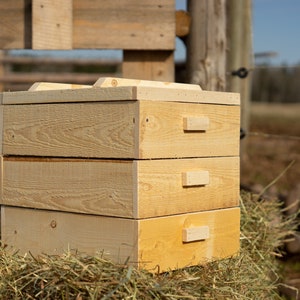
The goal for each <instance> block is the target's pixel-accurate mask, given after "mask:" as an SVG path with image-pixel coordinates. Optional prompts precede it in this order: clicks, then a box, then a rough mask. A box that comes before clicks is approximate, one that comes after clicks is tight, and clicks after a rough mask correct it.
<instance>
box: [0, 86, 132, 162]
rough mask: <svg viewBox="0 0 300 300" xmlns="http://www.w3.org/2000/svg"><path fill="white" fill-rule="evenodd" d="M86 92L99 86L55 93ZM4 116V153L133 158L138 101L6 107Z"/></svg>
mask: <svg viewBox="0 0 300 300" xmlns="http://www.w3.org/2000/svg"><path fill="white" fill-rule="evenodd" d="M83 90H94V89H78V90H61V91H55V92H61V93H62V92H67V91H73V92H74V91H78V92H79V91H83ZM104 90H105V89H104ZM43 92H47V91H42V92H39V93H43ZM28 93H30V92H28ZM35 93H36V94H37V95H38V94H39V93H38V92H31V94H32V95H33V94H35ZM85 99H86V98H85ZM3 114H4V129H3V136H4V137H3V153H5V154H11V155H29V156H36V155H37V156H56V157H57V156H58V157H62V156H63V157H68V156H69V157H98V158H99V157H112V156H114V157H120V158H128V157H133V156H134V128H135V124H134V120H135V114H136V113H135V102H127V101H123V102H122V103H118V102H112V103H105V105H100V104H99V103H74V104H72V105H70V104H64V103H61V104H37V105H5V106H4V112H3Z"/></svg>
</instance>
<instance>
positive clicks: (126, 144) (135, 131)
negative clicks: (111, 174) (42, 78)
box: [0, 78, 240, 159]
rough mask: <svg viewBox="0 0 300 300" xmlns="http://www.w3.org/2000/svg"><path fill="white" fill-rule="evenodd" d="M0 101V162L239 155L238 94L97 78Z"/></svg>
mask: <svg viewBox="0 0 300 300" xmlns="http://www.w3.org/2000/svg"><path fill="white" fill-rule="evenodd" d="M80 87H81V88H78V87H76V86H68V85H64V84H45V83H42V84H35V85H34V86H33V88H32V89H30V90H29V91H26V92H6V93H2V94H0V100H1V104H2V105H1V110H0V112H1V114H3V118H2V124H1V125H0V126H2V127H3V128H2V136H1V138H2V143H1V146H2V155H22V156H46V157H83V158H89V157H91V158H127V159H151V158H192V157H214V156H238V155H239V126H240V125H239V124H240V107H239V95H238V94H234V93H223V92H222V93H221V92H208V91H202V90H201V88H200V87H199V86H196V85H187V84H175V83H162V82H148V81H138V80H126V79H116V78H114V79H112V78H105V79H99V80H98V81H97V82H96V83H95V84H94V86H93V87H89V86H87V87H86V86H80Z"/></svg>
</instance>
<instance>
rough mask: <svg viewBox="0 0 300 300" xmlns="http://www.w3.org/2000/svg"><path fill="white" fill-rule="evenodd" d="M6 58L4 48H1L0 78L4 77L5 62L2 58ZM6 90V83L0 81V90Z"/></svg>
mask: <svg viewBox="0 0 300 300" xmlns="http://www.w3.org/2000/svg"><path fill="white" fill-rule="evenodd" d="M3 58H4V50H0V78H1V77H4V63H3V61H2V59H3ZM3 91H4V84H3V83H2V82H1V81H0V92H3Z"/></svg>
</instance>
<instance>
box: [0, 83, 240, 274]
mask: <svg viewBox="0 0 300 300" xmlns="http://www.w3.org/2000/svg"><path fill="white" fill-rule="evenodd" d="M1 114H2V118H1V121H2V123H1V127H2V128H1V130H2V134H1V138H2V141H1V148H2V156H1V169H2V178H1V237H2V240H3V242H4V243H6V244H8V245H11V246H13V247H15V248H17V249H20V251H21V252H27V251H31V252H32V253H36V254H38V253H41V252H45V253H48V254H53V253H62V252H63V251H65V250H68V249H78V250H79V251H83V252H87V253H90V254H93V253H96V252H101V253H104V256H105V257H107V258H109V259H112V260H113V261H115V262H120V263H122V262H125V261H127V260H128V261H129V262H130V263H132V264H134V265H136V266H137V267H139V268H146V269H148V270H153V269H155V268H156V266H159V270H160V271H166V270H170V269H175V268H180V267H185V266H190V265H195V264H198V263H203V262H206V261H208V260H210V259H215V258H223V257H228V256H230V255H234V254H235V253H237V251H238V250H239V221H240V215H239V213H240V211H239V128H240V107H239V95H238V94H233V93H221V92H208V91H202V90H201V88H200V87H199V86H196V85H187V84H176V83H163V82H151V81H141V80H129V79H118V78H103V79H102V78H101V79H99V80H98V81H97V82H96V83H95V84H94V86H73V85H66V84H49V83H36V84H34V85H33V87H32V88H31V89H30V90H29V91H26V92H7V93H2V94H1Z"/></svg>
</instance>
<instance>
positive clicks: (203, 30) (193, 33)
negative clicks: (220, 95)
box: [187, 0, 226, 91]
mask: <svg viewBox="0 0 300 300" xmlns="http://www.w3.org/2000/svg"><path fill="white" fill-rule="evenodd" d="M188 11H189V13H190V15H191V29H190V34H189V36H188V37H187V73H188V75H187V76H188V82H189V83H193V84H199V85H200V86H201V87H202V88H203V89H204V90H210V91H224V90H225V88H226V2H225V0H202V1H198V0H189V1H188Z"/></svg>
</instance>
